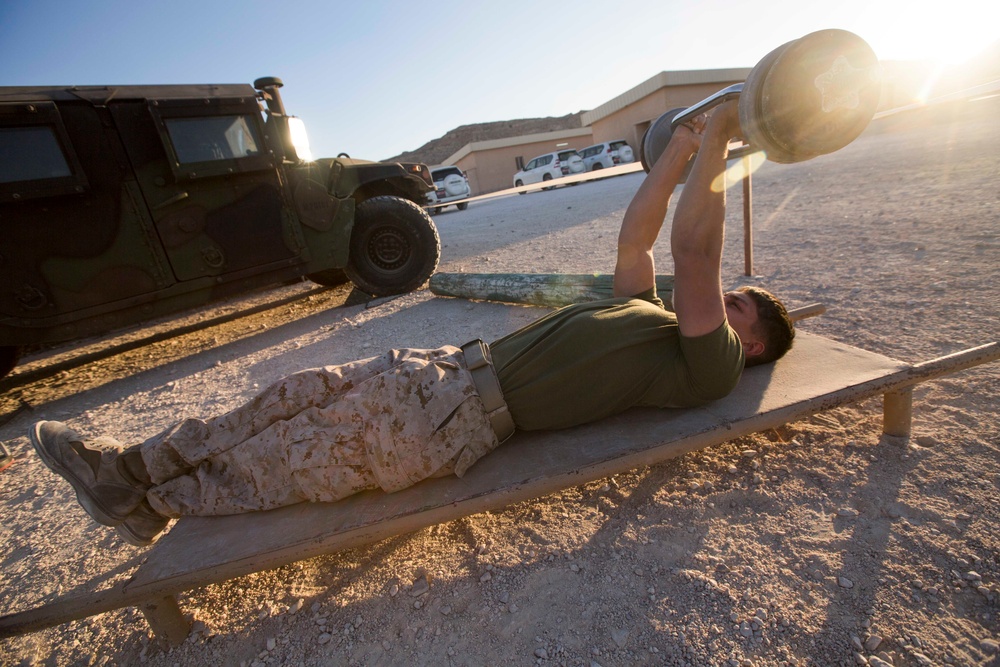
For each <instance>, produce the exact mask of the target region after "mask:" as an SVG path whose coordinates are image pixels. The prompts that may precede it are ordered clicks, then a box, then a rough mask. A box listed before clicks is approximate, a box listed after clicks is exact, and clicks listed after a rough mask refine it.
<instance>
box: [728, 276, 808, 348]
mask: <svg viewBox="0 0 1000 667" xmlns="http://www.w3.org/2000/svg"><path fill="white" fill-rule="evenodd" d="M737 291H738V292H743V293H744V294H747V295H749V296H750V298H751V299H753V301H754V303H755V304H757V322H755V323H754V326H753V332H754V334H755V335H757V336H759V337H760V339H761V342H762V343H764V352H763V353H761V354H759V355H757V356H754V357H748V358H747V361H746V365H747V366H757V365H759V364H769V363H771V362H772V361H777V360H778V359H781V357H783V356H785V353H786V352H788V351H789V350H790V349H792V342H793V341H794V340H795V326H794V325H793V324H792V320H791V319H790V318H789V317H788V311H787V310H785V306H784V304H782V303H781V301H779V300H778V298H777V297H775V296H774V295H773V294H771V293H770V292H768V291H767V290H763V289H760V288H759V287H741V288H739V289H738V290H737Z"/></svg>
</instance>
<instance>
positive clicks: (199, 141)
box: [164, 116, 261, 164]
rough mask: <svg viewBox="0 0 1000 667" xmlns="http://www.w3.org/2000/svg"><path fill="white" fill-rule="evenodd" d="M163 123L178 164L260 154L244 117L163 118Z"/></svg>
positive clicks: (253, 131)
mask: <svg viewBox="0 0 1000 667" xmlns="http://www.w3.org/2000/svg"><path fill="white" fill-rule="evenodd" d="M164 124H165V125H166V127H167V133H168V134H169V135H170V141H171V143H172V144H173V145H174V151H175V153H176V154H177V159H178V161H179V162H180V163H181V164H189V163H192V162H212V161H215V160H233V159H239V158H243V157H250V156H254V155H260V153H261V149H260V145H261V144H260V141H259V140H258V138H257V135H256V131H255V129H254V125H253V124H252V122H248V120H247V118H246V117H244V116H209V117H201V118H165V119H164Z"/></svg>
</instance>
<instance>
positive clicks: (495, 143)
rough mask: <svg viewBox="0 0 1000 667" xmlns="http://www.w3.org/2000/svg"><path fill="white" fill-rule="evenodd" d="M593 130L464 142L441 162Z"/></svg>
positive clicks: (581, 129) (568, 136) (448, 162)
mask: <svg viewBox="0 0 1000 667" xmlns="http://www.w3.org/2000/svg"><path fill="white" fill-rule="evenodd" d="M592 132H593V130H591V129H590V128H589V127H580V128H574V129H572V130H556V131H555V132H538V133H535V134H523V135H521V136H519V137H508V138H506V139H489V140H487V141H473V142H471V143H468V144H465V145H464V146H462V147H461V148H459V149H458V151H456V152H455V153H453V154H452V155H450V156H449V157H448V159H447V160H445V161H444V162H443V163H442V164H455V163H456V162H457V161H458V160H461V159H462V158H463V157H465V156H466V155H468V154H469V153H472V152H474V151H485V150H491V149H494V148H507V147H509V146H520V145H522V144H533V143H536V142H539V141H558V140H559V139H571V138H573V137H582V136H585V135H588V134H591V133H592Z"/></svg>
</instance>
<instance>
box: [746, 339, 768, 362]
mask: <svg viewBox="0 0 1000 667" xmlns="http://www.w3.org/2000/svg"><path fill="white" fill-rule="evenodd" d="M762 354H764V343H762V342H760V341H759V340H750V341H746V342H744V343H743V355H744V356H746V357H747V358H748V359H749V358H750V357H757V356H760V355H762Z"/></svg>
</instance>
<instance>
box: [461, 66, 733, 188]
mask: <svg viewBox="0 0 1000 667" xmlns="http://www.w3.org/2000/svg"><path fill="white" fill-rule="evenodd" d="M750 69H751V68H749V67H746V68H738V69H715V70H694V71H688V72H660V73H659V74H657V75H656V76H654V77H652V78H650V79H648V80H646V81H644V82H643V83H641V84H639V85H638V86H636V87H634V88H632V89H630V90H628V91H626V92H624V93H622V94H621V95H619V96H618V97H615V98H614V99H612V100H609V101H608V102H605V103H604V104H602V105H601V106H599V107H597V108H596V109H594V110H593V111H588V112H587V113H585V114H583V116H582V122H583V127H581V128H580V129H578V130H560V131H558V132H546V133H543V134H530V135H525V136H522V137H512V138H509V139H496V140H493V141H479V142H473V143H470V144H466V145H465V146H463V147H462V148H461V149H459V150H458V151H457V152H456V153H454V154H453V155H451V156H450V157H449V158H448V159H447V160H445V162H444V164H453V165H456V166H457V167H459V168H460V169H462V170H463V171H464V172H465V173H466V174H467V175H468V177H469V183H470V185H471V186H472V192H473V194H474V195H479V194H484V193H487V192H496V191H497V190H505V189H507V188H510V187H512V186H513V176H514V172H516V171H517V170H518V169H519V168H520V165H523V164H525V163H527V162H528V161H529V160H531V159H532V158H534V157H537V156H539V155H543V154H545V153H551V152H553V151H556V150H559V149H562V148H574V149H576V150H580V149H581V148H586V147H587V146H590V145H592V144H596V143H600V142H602V141H613V140H616V139H624V140H626V141H627V142H628V143H629V145H630V146H631V147H632V148H633V150H634V151H635V155H636V159H637V160H638V159H639V143H640V141H641V140H642V136H643V134H644V133H645V131H646V129H647V128H648V127H649V126H650V125H651V124H652V122H653V121H654V120H656V119H657V118H659V117H660V115H661V114H663V113H664V112H666V111H669V110H670V109H674V108H677V107H685V108H686V107H689V106H691V105H692V104H695V103H697V102H700V101H701V100H703V99H705V98H706V97H708V96H710V95H712V94H713V93H715V92H717V91H719V90H721V89H723V88H725V87H726V86H730V85H732V84H734V83H740V82H742V81H744V80H745V79H746V77H747V75H748V74H749V73H750Z"/></svg>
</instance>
